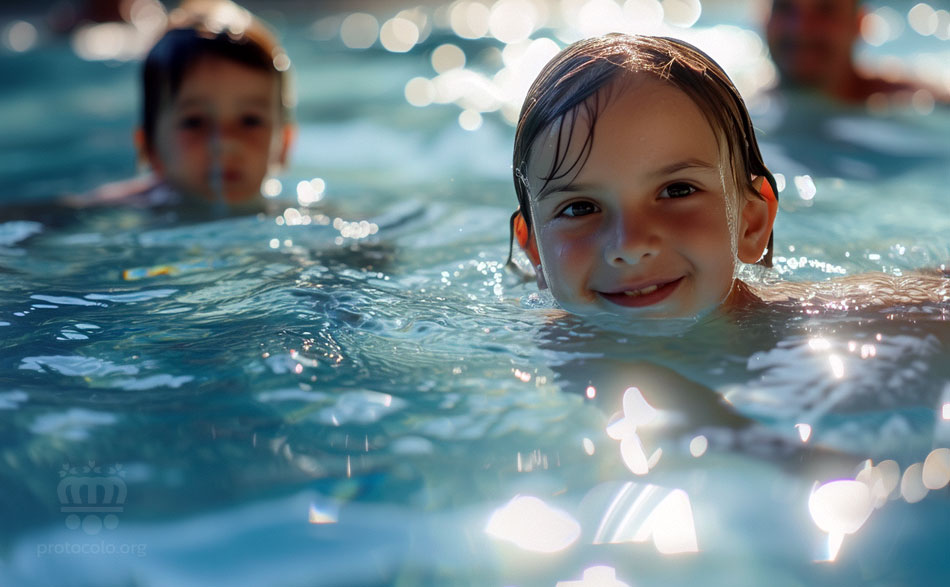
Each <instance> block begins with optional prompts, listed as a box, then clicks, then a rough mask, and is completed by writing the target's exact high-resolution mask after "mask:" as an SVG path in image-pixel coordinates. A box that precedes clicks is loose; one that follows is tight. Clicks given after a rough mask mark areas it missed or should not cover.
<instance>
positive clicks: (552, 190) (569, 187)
mask: <svg viewBox="0 0 950 587" xmlns="http://www.w3.org/2000/svg"><path fill="white" fill-rule="evenodd" d="M591 189H592V188H590V187H588V186H587V185H584V184H575V183H570V182H568V183H565V184H554V185H548V187H546V188H544V189H543V190H541V191H540V192H539V193H538V196H537V197H536V198H535V199H534V201H535V202H540V201H541V200H543V199H544V198H546V197H548V196H550V195H551V194H560V193H572V192H590V191H591Z"/></svg>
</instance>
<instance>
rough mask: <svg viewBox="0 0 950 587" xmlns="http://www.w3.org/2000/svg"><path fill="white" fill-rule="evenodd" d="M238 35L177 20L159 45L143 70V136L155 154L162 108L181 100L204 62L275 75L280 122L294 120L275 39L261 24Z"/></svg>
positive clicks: (196, 19) (197, 19)
mask: <svg viewBox="0 0 950 587" xmlns="http://www.w3.org/2000/svg"><path fill="white" fill-rule="evenodd" d="M248 19H249V21H250V22H249V23H247V24H246V26H242V27H241V28H240V29H239V32H236V31H235V30H234V28H233V27H232V28H226V27H221V26H220V24H216V23H214V22H209V21H208V19H207V18H206V15H200V14H197V15H191V16H189V17H188V18H187V19H183V20H181V19H180V20H179V21H178V22H175V23H173V24H172V27H171V28H170V29H169V30H168V31H166V32H165V34H164V35H163V36H162V37H161V38H160V39H159V40H158V42H156V43H155V45H154V46H153V47H152V49H151V50H150V51H149V53H148V56H147V57H146V59H145V65H144V67H143V68H142V92H143V96H142V97H143V100H142V133H143V135H144V137H143V138H144V142H145V146H146V148H148V149H151V148H152V146H153V140H154V137H155V125H156V124H157V121H158V116H159V113H160V111H161V108H162V105H164V104H167V103H168V102H169V101H170V100H173V99H174V98H175V96H177V95H178V91H179V90H180V89H181V83H182V80H183V79H184V77H185V75H187V73H188V71H189V70H190V69H191V68H192V67H194V66H195V64H196V63H198V62H199V61H200V60H201V59H203V58H205V57H216V58H219V59H227V60H229V61H233V62H235V63H239V64H241V65H245V66H247V67H250V68H253V69H256V70H259V71H264V72H268V73H273V74H274V75H275V76H277V80H278V87H279V90H278V91H279V92H280V96H279V97H280V103H281V105H282V107H281V118H282V121H283V122H289V121H290V112H291V104H292V96H291V90H290V88H289V79H288V78H289V76H288V74H287V70H288V68H289V66H290V60H289V58H288V57H287V55H286V53H284V50H283V49H282V48H281V47H280V45H278V44H277V41H276V39H275V38H274V36H273V34H272V33H271V32H270V31H269V30H268V29H267V28H266V27H265V26H264V25H263V24H262V23H261V22H260V21H258V20H257V19H254V18H252V17H250V15H249V14H248Z"/></svg>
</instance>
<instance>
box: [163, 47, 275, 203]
mask: <svg viewBox="0 0 950 587" xmlns="http://www.w3.org/2000/svg"><path fill="white" fill-rule="evenodd" d="M278 84H279V81H278V78H277V76H276V75H275V74H273V73H270V72H266V71H261V70H257V69H253V68H251V67H248V66H245V65H242V64H240V63H237V62H234V61H230V60H227V59H222V58H218V57H203V58H202V59H201V60H199V61H198V62H197V63H195V64H194V65H193V66H192V67H191V68H190V69H189V70H188V71H187V72H186V73H185V75H184V78H183V79H182V83H181V87H180V88H179V90H178V95H177V96H175V98H174V99H173V100H172V101H171V102H170V103H168V104H166V105H164V107H163V108H162V110H161V112H160V113H159V116H158V121H157V123H156V127H155V133H154V139H153V145H152V147H151V149H149V152H148V154H147V156H148V159H149V163H150V164H151V166H152V169H153V170H154V171H155V173H156V174H157V175H158V176H159V177H161V178H162V179H164V180H165V181H167V182H168V183H169V184H171V185H172V186H173V187H175V188H176V189H178V190H180V191H182V192H184V193H186V194H190V195H198V196H202V197H204V198H206V199H209V200H216V199H217V195H218V193H221V194H222V195H223V197H224V199H225V200H227V201H228V202H232V203H236V202H242V201H247V200H250V199H252V198H254V197H257V196H259V195H260V188H261V182H262V181H263V180H264V177H265V176H266V175H267V172H268V169H269V168H270V166H272V165H283V163H284V161H285V159H286V155H287V149H288V147H289V142H290V139H289V133H288V132H287V129H286V128H285V127H284V125H283V124H282V122H281V118H280V116H281V104H280V95H279V91H278V90H279V86H278Z"/></svg>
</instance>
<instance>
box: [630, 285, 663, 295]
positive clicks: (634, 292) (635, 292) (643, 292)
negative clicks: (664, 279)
mask: <svg viewBox="0 0 950 587" xmlns="http://www.w3.org/2000/svg"><path fill="white" fill-rule="evenodd" d="M658 289H660V286H658V285H648V286H647V287H645V288H643V289H634V290H631V291H625V292H623V293H624V295H628V296H630V297H635V296H643V295H646V294H648V293H653V292H655V291H656V290H658Z"/></svg>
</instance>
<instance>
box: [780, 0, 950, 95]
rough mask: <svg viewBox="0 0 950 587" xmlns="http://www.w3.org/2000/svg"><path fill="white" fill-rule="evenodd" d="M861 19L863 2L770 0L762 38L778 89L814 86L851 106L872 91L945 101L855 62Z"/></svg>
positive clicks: (809, 87) (873, 93) (929, 90)
mask: <svg viewBox="0 0 950 587" xmlns="http://www.w3.org/2000/svg"><path fill="white" fill-rule="evenodd" d="M864 17H865V10H864V7H863V3H862V1H861V0H772V2H771V9H770V10H769V11H768V16H767V18H766V22H765V36H766V41H767V43H768V47H769V52H770V54H771V56H772V60H773V61H774V62H775V65H776V67H777V68H778V71H779V77H780V81H779V87H780V88H781V89H783V90H787V89H808V90H815V91H817V92H820V93H822V94H824V95H825V96H827V97H830V98H833V99H835V100H839V101H842V102H847V103H854V104H857V103H863V102H866V101H867V100H868V99H869V98H871V97H872V96H875V95H879V96H882V97H892V98H900V97H901V96H902V95H903V96H905V97H907V98H909V97H910V95H911V94H913V93H914V92H916V91H918V90H926V91H928V92H930V93H931V94H932V97H933V98H934V99H935V100H938V101H947V100H948V96H947V93H946V92H941V91H939V90H936V89H934V88H925V87H924V85H923V84H919V83H915V82H913V81H911V80H909V79H885V78H883V77H879V76H875V75H872V74H870V73H868V72H864V71H861V70H860V68H859V67H857V66H856V65H855V62H854V47H855V45H856V44H857V43H858V42H859V41H860V38H861V22H862V20H863V18H864Z"/></svg>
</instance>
